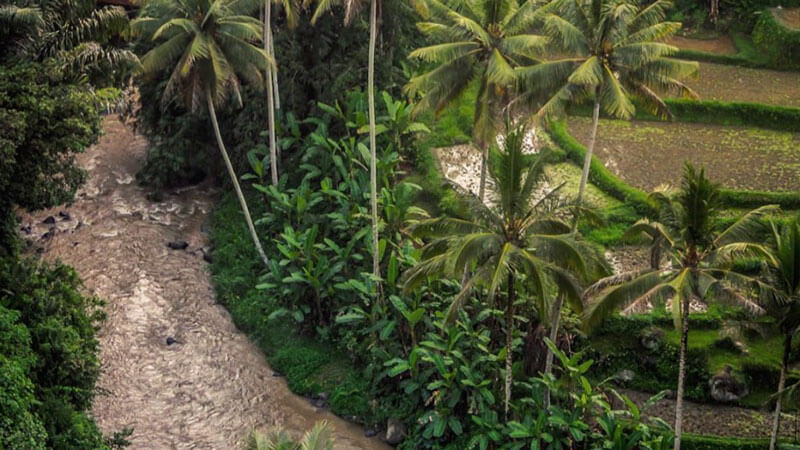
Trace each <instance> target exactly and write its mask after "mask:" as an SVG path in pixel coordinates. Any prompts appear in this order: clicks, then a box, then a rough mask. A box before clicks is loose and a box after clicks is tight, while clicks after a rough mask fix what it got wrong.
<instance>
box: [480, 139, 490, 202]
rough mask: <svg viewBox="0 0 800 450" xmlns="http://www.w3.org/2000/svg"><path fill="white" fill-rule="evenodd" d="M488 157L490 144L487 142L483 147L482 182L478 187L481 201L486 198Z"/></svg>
mask: <svg viewBox="0 0 800 450" xmlns="http://www.w3.org/2000/svg"><path fill="white" fill-rule="evenodd" d="M488 159H489V145H488V144H487V145H485V146H484V148H482V149H481V184H480V188H478V198H480V199H481V202H482V201H483V199H484V198H486V160H488Z"/></svg>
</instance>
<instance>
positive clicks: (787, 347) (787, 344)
mask: <svg viewBox="0 0 800 450" xmlns="http://www.w3.org/2000/svg"><path fill="white" fill-rule="evenodd" d="M791 352H792V330H789V331H787V332H786V337H785V338H784V341H783V359H782V361H781V377H780V379H779V380H778V399H777V400H776V401H775V417H774V418H773V419H772V436H770V439H769V450H775V445H776V444H777V443H778V430H779V429H780V426H781V397H783V389H784V387H785V385H786V371H787V369H788V366H789V354H790V353H791Z"/></svg>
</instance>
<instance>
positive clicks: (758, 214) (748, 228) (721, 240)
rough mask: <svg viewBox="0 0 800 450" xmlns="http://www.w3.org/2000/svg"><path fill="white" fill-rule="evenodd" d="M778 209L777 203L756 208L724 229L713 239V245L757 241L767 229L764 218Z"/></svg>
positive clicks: (764, 234) (720, 245)
mask: <svg viewBox="0 0 800 450" xmlns="http://www.w3.org/2000/svg"><path fill="white" fill-rule="evenodd" d="M778 211H780V207H779V206H778V205H766V206H762V207H760V208H756V209H754V210H752V211H750V212H748V213H747V214H745V215H744V216H742V217H741V218H740V219H739V220H737V221H736V222H734V223H733V225H731V226H729V227H728V228H726V229H725V231H723V232H722V233H720V234H719V236H717V237H716V239H714V245H715V246H717V247H722V246H725V245H729V244H733V243H737V242H758V241H759V240H760V239H762V238H763V237H765V236H766V235H767V233H768V231H769V228H768V225H767V224H766V223H765V221H764V218H765V217H766V216H767V215H769V214H775V213H776V212H778Z"/></svg>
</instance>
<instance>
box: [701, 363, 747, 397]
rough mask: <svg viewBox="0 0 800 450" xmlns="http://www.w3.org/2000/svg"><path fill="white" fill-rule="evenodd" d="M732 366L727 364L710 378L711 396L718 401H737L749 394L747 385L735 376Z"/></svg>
mask: <svg viewBox="0 0 800 450" xmlns="http://www.w3.org/2000/svg"><path fill="white" fill-rule="evenodd" d="M732 370H733V369H732V368H731V366H730V365H726V366H725V368H724V369H722V370H721V371H720V372H719V373H717V374H716V375H714V376H713V377H711V378H710V379H709V380H708V387H709V390H710V391H711V392H710V393H711V398H713V399H714V400H716V401H718V402H726V403H730V402H736V401H739V399H741V398H742V397H744V396H745V395H747V393H748V392H749V390H748V389H747V385H746V384H744V383H743V382H741V381H739V380H737V379H736V377H734V376H733V373H732Z"/></svg>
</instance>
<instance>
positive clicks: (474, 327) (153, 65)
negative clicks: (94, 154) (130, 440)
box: [0, 0, 800, 450]
mask: <svg viewBox="0 0 800 450" xmlns="http://www.w3.org/2000/svg"><path fill="white" fill-rule="evenodd" d="M794 4H796V2H795V0H790V1H789V2H788V3H784V6H792V5H794ZM269 5H271V6H270V7H271V8H275V9H276V11H275V14H274V15H275V18H274V20H272V21H271V22H268V23H265V24H264V25H263V29H262V20H264V18H263V16H261V15H262V14H264V13H263V11H262V7H265V6H267V5H265V4H263V3H262V2H258V1H251V0H240V1H233V0H185V1H183V0H182V1H176V0H149V1H145V2H142V3H141V4H137V5H136V6H137V9H136V10H135V11H133V10H131V11H126V10H124V9H122V8H120V7H114V6H101V5H98V4H97V3H96V2H95V1H87V0H40V1H32V2H27V1H16V0H0V39H2V40H3V46H2V48H0V63H2V64H1V65H0V124H2V127H3V134H2V135H0V191H1V192H2V196H0V350H2V351H0V387H2V389H0V448H59V449H60V448H65V449H73V448H74V449H84V448H109V447H113V446H120V445H124V443H125V440H124V433H123V434H121V435H116V436H115V437H112V438H104V437H103V436H102V434H101V433H100V431H99V430H98V429H97V426H96V424H95V423H94V422H93V420H92V418H91V417H90V415H89V414H88V411H89V408H90V406H91V401H92V397H93V396H94V395H95V394H96V386H95V383H96V381H97V377H98V373H99V361H98V342H97V339H96V330H97V327H98V326H99V323H100V321H101V320H102V313H101V311H102V309H101V308H102V301H101V300H99V299H96V298H93V297H91V296H87V295H85V294H84V293H82V290H81V283H80V280H79V279H78V277H77V275H76V274H75V273H74V272H73V271H72V270H71V269H70V268H68V267H65V266H61V265H57V264H56V265H48V264H42V263H40V262H37V261H36V260H34V259H29V258H28V257H27V256H24V255H23V253H24V250H25V249H24V248H21V247H22V245H21V244H20V241H19V239H18V237H17V235H18V226H19V224H18V223H17V217H16V216H17V213H18V211H20V208H21V209H26V210H30V211H33V210H37V209H44V208H48V207H53V206H56V205H60V204H64V203H68V202H70V201H71V200H72V199H73V196H74V194H75V192H76V190H77V189H78V187H79V186H80V185H81V184H82V183H83V182H84V181H85V174H84V172H83V171H82V169H80V168H79V167H78V165H77V164H76V159H75V158H76V154H78V153H80V152H81V151H83V150H84V149H85V148H86V147H87V146H89V145H92V144H93V143H95V142H96V141H97V139H98V136H99V133H100V111H111V110H112V109H115V110H116V109H118V110H119V111H120V112H121V113H122V114H121V115H122V116H123V117H125V118H128V119H132V120H134V121H135V122H134V123H135V127H136V129H137V131H138V132H140V133H142V134H144V135H145V136H146V137H147V138H148V139H149V141H150V143H151V147H150V148H149V150H148V154H147V159H146V161H144V165H143V168H142V169H141V171H140V172H139V173H138V175H137V178H138V181H139V182H140V183H141V184H143V185H145V186H147V187H148V188H149V189H150V190H151V191H152V194H151V199H152V200H153V201H160V200H161V199H162V195H163V193H164V192H165V191H168V190H169V189H172V188H176V187H180V186H184V185H188V184H193V183H197V182H200V181H201V180H203V179H206V178H209V177H210V178H213V179H214V180H215V181H217V182H218V183H219V184H222V185H224V186H226V187H232V188H233V189H232V191H233V193H228V194H225V195H223V196H222V198H221V199H220V205H219V207H218V209H217V211H216V212H215V215H214V225H213V230H212V237H213V241H214V244H215V246H216V248H215V250H214V253H213V258H212V259H213V263H212V267H211V269H212V272H213V276H214V282H215V285H216V289H217V294H218V297H219V300H220V302H221V303H222V304H224V305H225V306H226V307H227V308H228V310H229V311H230V312H231V315H232V317H233V319H234V321H235V322H236V324H237V326H239V327H240V328H242V329H243V330H245V331H246V332H248V334H249V335H250V336H251V337H252V338H253V339H254V340H255V341H256V342H257V343H258V344H259V345H260V346H261V348H262V349H263V350H264V351H265V352H266V353H267V355H268V356H269V357H270V364H271V365H272V366H273V367H274V368H275V369H276V370H278V371H280V372H281V373H283V374H284V375H285V376H286V377H287V380H288V383H289V387H290V388H291V389H292V390H294V391H295V392H297V393H300V394H304V395H308V396H312V397H315V396H320V395H321V394H323V393H325V394H326V395H325V397H326V399H327V403H328V404H329V405H330V407H331V409H332V410H333V411H334V412H335V413H337V414H339V415H341V416H344V417H346V418H348V419H351V420H354V421H357V422H359V423H361V424H364V425H365V426H366V427H368V428H369V429H372V430H380V431H383V430H384V429H385V428H387V426H386V424H387V422H391V423H401V424H403V426H404V428H406V430H405V432H404V433H403V436H402V439H401V440H400V441H398V442H394V444H398V446H399V448H408V449H411V448H481V449H485V448H508V449H512V448H513V449H516V448H537V449H538V448H548V449H597V448H610V449H653V450H655V449H667V448H675V449H679V448H680V447H681V442H683V447H684V448H689V449H691V448H759V446H760V448H763V447H764V445H765V441H757V442H755V443H754V441H749V440H737V439H718V438H716V437H697V436H692V435H686V434H684V433H682V428H681V427H682V411H683V410H682V408H683V399H684V398H686V399H690V400H696V401H700V402H708V401H710V400H711V399H712V395H711V388H710V387H709V382H708V381H709V379H710V377H711V376H712V375H714V374H713V373H710V371H711V370H712V369H715V370H716V369H720V368H721V367H720V363H724V365H725V366H727V367H728V368H726V369H725V371H726V373H728V374H729V375H731V379H733V380H735V381H739V379H741V378H745V381H746V382H748V384H750V385H755V386H759V389H758V392H754V394H756V396H757V397H758V401H757V402H755V401H754V403H752V404H751V406H763V405H768V406H769V407H773V403H776V404H775V405H774V407H775V411H776V413H775V431H774V432H773V439H772V442H771V446H772V447H775V446H776V445H779V444H783V443H782V442H777V427H778V423H779V421H780V418H781V415H780V411H781V401H782V400H783V399H784V398H786V400H789V399H791V398H793V397H796V396H795V395H794V392H793V390H792V389H784V388H787V387H788V386H789V385H790V384H791V385H794V386H795V389H796V386H797V385H796V382H797V381H798V375H797V374H796V373H793V372H791V371H790V363H793V362H796V361H797V360H798V356H797V350H796V347H797V346H796V344H795V343H794V341H795V339H794V337H795V335H796V332H797V331H798V329H800V314H798V311H799V310H798V305H800V302H798V299H800V297H798V295H799V294H800V275H798V273H799V272H798V270H797V267H800V222H798V219H794V218H793V217H791V216H788V215H781V214H782V213H781V212H780V211H779V208H778V206H776V204H780V206H782V207H788V208H793V207H796V203H797V195H796V193H794V192H781V193H760V192H749V191H732V190H726V189H723V188H722V187H721V186H720V185H718V184H716V183H713V182H711V181H710V180H709V178H708V177H707V176H706V173H705V171H704V170H703V169H702V168H695V167H694V166H692V165H691V164H688V163H687V164H686V165H685V167H684V172H683V173H682V177H681V184H680V186H679V187H678V188H676V189H670V190H658V191H656V192H653V193H649V194H648V193H645V192H643V191H641V190H640V189H637V188H634V187H632V186H631V185H629V184H628V183H625V182H624V181H622V180H621V179H620V178H619V177H617V176H616V175H615V174H614V173H612V171H611V170H609V169H608V168H606V167H605V166H604V165H603V163H602V162H600V161H599V160H598V159H596V158H593V151H594V146H595V138H596V133H597V124H598V122H599V120H600V116H601V114H602V115H603V116H604V117H614V118H620V119H626V120H627V119H634V118H643V117H646V118H648V119H658V120H660V119H665V118H670V119H677V120H685V121H697V122H703V123H726V124H731V123H735V124H739V125H741V124H744V123H746V124H749V125H754V124H755V125H760V126H765V127H772V128H776V129H779V130H784V131H792V130H794V131H796V128H792V127H796V124H794V123H793V118H796V117H797V110H796V108H794V109H792V108H784V107H769V106H764V105H754V104H731V103H720V102H716V103H712V102H699V101H697V94H696V93H695V92H694V91H693V90H692V89H691V88H690V87H688V85H686V84H684V83H683V80H684V79H685V78H688V77H691V76H693V75H695V73H696V72H697V70H698V64H697V62H696V61H688V60H683V59H676V58H674V57H675V56H676V55H678V56H680V55H679V54H678V49H677V48H675V47H672V46H670V45H667V44H665V43H664V41H666V40H667V39H669V38H670V37H672V36H673V35H674V34H675V33H677V32H678V31H679V30H680V29H681V26H682V25H681V23H680V22H683V25H684V31H685V32H687V33H689V34H692V35H702V34H703V33H708V34H709V35H713V36H717V35H718V34H719V33H727V32H731V33H734V34H733V35H734V36H738V37H741V35H750V34H751V33H752V35H753V39H752V41H753V42H750V41H748V42H749V43H748V45H754V46H758V45H762V46H766V47H771V48H773V53H774V54H772V55H771V57H770V58H769V59H770V60H768V58H767V56H769V55H766V54H765V55H760V56H759V55H756V56H754V55H753V54H754V53H757V50H754V49H756V48H758V47H752V48H751V49H750V54H747V55H745V56H742V55H740V54H737V55H733V56H727V57H725V58H722V59H724V61H723V62H731V61H733V62H736V63H741V64H742V65H756V66H759V67H762V66H765V67H773V68H774V67H784V68H785V67H792V65H793V60H791V58H792V57H791V54H793V53H792V52H794V51H795V50H796V49H795V48H794V46H795V45H796V42H795V40H796V33H784V32H783V31H785V30H783V29H781V30H783V31H781V32H780V33H778V32H773V31H775V30H778V29H779V28H776V27H780V24H777V23H775V22H774V21H773V20H772V16H763V15H762V14H764V12H765V11H766V10H765V9H764V8H766V7H767V6H774V5H773V2H772V0H741V1H740V0H723V1H722V2H720V1H719V0H712V1H710V2H708V3H706V2H696V1H689V0H681V1H679V2H678V3H677V4H676V5H672V4H671V3H670V2H667V1H663V0H656V1H654V2H650V1H648V2H636V1H633V0H555V1H552V2H530V1H518V0H474V1H472V0H470V1H439V0H419V1H415V2H411V3H407V2H397V1H382V2H378V1H377V0H372V3H371V4H370V5H367V4H366V2H363V4H362V2H356V1H342V2H328V1H321V2H304V3H303V4H302V5H301V4H299V3H297V4H296V3H293V2H285V3H281V4H280V5H278V4H274V5H273V4H272V3H269ZM286 8H289V10H287V9H286ZM292 8H294V9H292ZM367 12H369V16H368V15H367ZM129 16H131V17H133V16H135V20H133V22H131V23H129V20H128V19H129ZM259 16H261V17H259ZM273 37H274V42H272V39H273ZM748 39H749V38H748ZM778 41H779V42H778ZM270 44H272V45H270ZM784 45H785V46H786V47H783V46H784ZM273 47H274V48H273ZM781 48H787V49H790V50H787V51H780V50H777V49H781ZM762 50H763V49H762ZM740 53H742V52H740ZM748 55H749V56H748ZM785 55H790V56H789V57H788V58H789V60H781V58H782V57H784V56H785ZM701 56H702V55H701ZM702 57H703V58H709V57H708V56H707V55H706V56H702ZM710 58H712V59H713V57H710ZM737 58H739V59H737ZM697 59H702V58H700V57H698V58H697ZM373 63H374V67H373ZM373 81H377V83H376V85H377V89H371V86H372V84H373ZM368 86H369V87H368ZM365 87H366V89H365ZM123 89H125V91H126V92H125V95H123V93H122V90H123ZM666 92H670V95H674V96H677V97H683V98H681V99H676V98H666V95H665V94H664V93H666ZM373 94H374V105H373V98H372V95H373ZM662 97H664V98H662ZM126 98H127V99H128V100H130V101H128V102H124V101H122V100H124V99H126ZM590 107H591V108H590ZM589 108H590V109H589ZM566 114H587V115H591V117H592V124H593V132H592V138H591V140H590V142H589V144H588V145H587V146H583V145H582V144H580V143H578V142H577V141H576V140H575V139H573V138H572V137H571V136H569V134H568V133H567V131H566V127H565V124H564V122H563V121H561V120H560V119H563V117H564V115H566ZM273 116H274V120H273ZM528 118H530V120H528ZM532 128H535V129H536V130H537V132H539V131H541V133H542V140H541V145H540V148H537V149H536V150H537V152H535V153H531V152H529V151H527V150H526V145H527V144H526V139H527V136H528V133H529V132H530V131H531V129H532ZM498 138H499V139H498ZM226 143H227V147H226ZM465 143H469V144H474V146H475V148H476V149H478V150H479V151H478V153H479V154H480V156H479V158H480V164H481V169H480V170H481V177H480V178H481V185H480V186H481V187H480V192H479V193H478V195H474V194H473V193H470V192H464V191H463V190H462V189H461V188H460V187H458V186H454V185H453V184H452V183H450V182H447V181H445V179H444V177H443V176H442V174H441V170H440V169H441V167H440V166H439V164H438V161H437V160H436V156H435V147H442V146H447V145H452V144H465ZM555 163H569V164H574V165H576V166H581V165H582V166H583V171H582V172H581V178H580V184H579V187H578V189H577V196H575V195H572V194H567V193H566V191H567V189H565V188H564V186H565V184H566V182H563V183H562V182H559V181H556V180H553V179H551V177H550V176H549V175H548V173H549V172H548V171H547V167H548V165H550V164H555ZM226 173H227V176H228V178H225V176H226ZM223 180H224V181H223ZM240 184H241V188H240ZM589 184H591V187H592V188H594V189H598V190H599V191H600V192H601V193H602V194H603V195H605V196H607V197H608V198H610V199H612V200H614V205H613V206H611V207H598V206H597V205H594V204H592V203H591V202H589V201H588V199H587V198H584V197H583V194H584V191H585V190H586V189H589V188H587V185H589ZM234 193H235V196H234ZM248 204H249V205H250V207H249V209H248V206H247V205H248ZM734 208H738V209H734ZM745 208H746V209H745ZM251 219H252V220H251ZM248 232H249V233H250V234H251V236H250V238H248V236H247V233H248ZM630 243H633V244H636V245H639V246H642V247H644V248H645V249H646V253H647V259H648V261H647V262H648V263H649V264H647V265H646V267H642V268H637V269H636V270H632V271H620V270H617V271H616V273H614V271H613V270H614V269H615V268H613V267H612V265H611V264H610V263H609V261H607V258H606V251H607V250H609V249H611V248H612V247H613V246H616V245H619V244H630ZM262 245H263V249H262V247H261V246H262ZM697 305H700V306H697ZM667 306H669V308H668V309H667V308H666V307H667ZM692 308H695V309H698V308H699V309H702V310H704V311H705V312H704V313H701V314H695V313H692V314H691V315H690V309H692ZM648 310H655V312H650V313H646V314H641V315H640V314H638V313H640V312H642V311H648ZM620 311H623V312H624V313H625V314H626V315H625V316H622V315H620V314H618V313H619V312H620ZM754 324H755V325H754ZM756 328H758V329H759V330H761V329H767V330H768V331H766V332H764V333H761V334H758V333H755V332H753V333H749V332H748V331H747V330H750V329H756ZM731 330H732V331H731ZM690 336H691V338H690ZM765 336H766V337H765ZM698 342H699V343H701V344H703V345H702V346H698V345H697V343H698ZM747 345H749V346H750V348H753V349H754V352H753V353H756V356H755V357H750V356H749V355H748V352H749V348H745V349H744V350H743V349H742V347H743V346H744V347H746V346H747ZM651 346H652V347H651ZM701 347H702V348H701ZM709 348H714V349H716V350H718V351H717V352H715V353H713V354H712V353H711V351H710V350H708V349H709ZM762 350H763V351H762ZM722 353H724V360H723V359H721V358H720V357H719V355H720V354H722ZM764 355H766V356H769V358H767V357H766V356H764ZM760 356H764V357H763V358H760ZM773 357H774V358H773ZM773 360H774V361H773ZM776 361H779V363H777V362H776ZM731 364H732V365H731ZM629 373H633V374H634V375H633V378H631V376H629V375H628V374H629ZM621 388H634V389H638V390H642V391H646V392H650V393H651V394H653V395H654V396H653V398H652V399H650V400H649V401H647V402H645V403H644V404H642V405H637V404H636V403H635V402H633V401H631V400H630V399H629V398H628V396H626V395H625V394H624V393H623V392H622V391H621ZM776 391H777V392H778V394H777V395H774V393H775V392H776ZM668 396H669V397H674V398H675V400H676V406H675V410H676V415H675V422H674V423H666V422H665V421H663V420H659V419H654V418H652V417H648V416H647V415H646V414H645V410H646V409H647V408H648V407H650V406H651V405H653V404H655V403H656V402H658V401H660V400H662V399H664V398H665V397H668ZM321 433H322V431H319V430H317V434H321ZM254 439H255V438H254ZM254 445H256V447H258V444H254ZM287 445H288V444H287Z"/></svg>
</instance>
